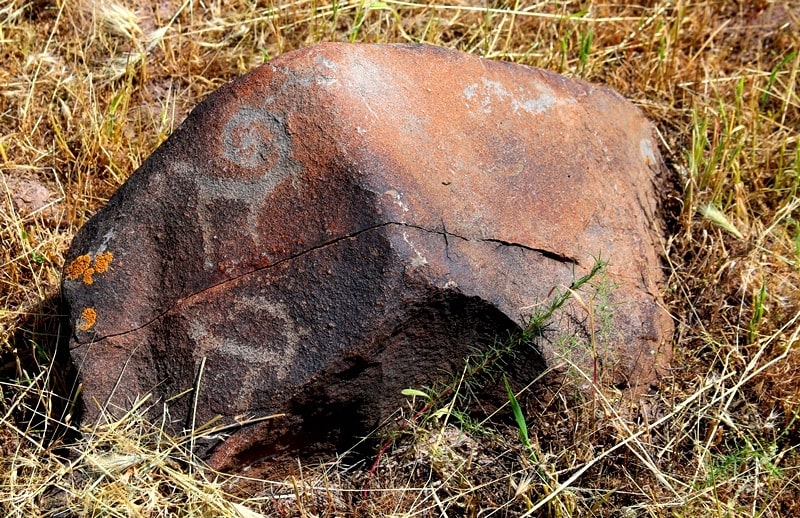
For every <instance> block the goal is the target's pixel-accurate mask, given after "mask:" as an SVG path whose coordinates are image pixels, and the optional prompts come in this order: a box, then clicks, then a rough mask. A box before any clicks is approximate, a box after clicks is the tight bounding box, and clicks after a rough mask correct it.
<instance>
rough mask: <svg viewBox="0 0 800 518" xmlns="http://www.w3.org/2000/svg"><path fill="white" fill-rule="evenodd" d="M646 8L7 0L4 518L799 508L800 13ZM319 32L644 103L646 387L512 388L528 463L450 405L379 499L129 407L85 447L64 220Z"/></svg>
mask: <svg viewBox="0 0 800 518" xmlns="http://www.w3.org/2000/svg"><path fill="white" fill-rule="evenodd" d="M644 4H645V5H643V6H632V5H626V4H625V3H619V4H615V3H597V2H591V1H588V2H587V1H584V2H577V1H550V0H548V1H544V0H543V1H540V2H520V1H517V2H513V1H507V2H503V1H494V2H485V1H481V0H452V1H451V2H441V1H440V2H431V3H418V2H411V1H394V0H385V1H383V2H368V1H339V2H331V1H325V0H319V1H317V0H293V1H291V2H286V3H283V2H270V1H245V0H231V1H227V2H222V1H221V0H207V1H204V2H200V1H190V0H186V1H179V0H164V1H160V2H154V3H153V4H152V5H150V4H147V5H145V3H143V2H129V1H122V0H120V1H119V2H114V1H112V0H82V1H77V2H71V1H66V0H53V1H48V0H36V1H33V2H31V1H24V0H0V172H1V173H2V174H0V196H1V197H0V242H2V246H0V341H1V345H2V352H1V353H0V358H1V359H2V361H1V362H0V369H2V370H0V390H1V391H2V394H0V395H1V396H2V404H1V405H0V416H1V417H0V418H1V419H2V421H0V453H1V454H2V459H0V512H1V513H2V514H3V515H8V516H34V515H39V514H42V515H47V514H49V513H62V514H61V515H66V516H69V515H73V516H166V515H182V516H195V515H214V516H225V515H227V516H249V515H251V514H248V513H253V512H255V511H259V512H263V513H265V514H278V515H285V516H289V515H292V516H294V515H297V516H342V515H352V516H369V515H392V516H444V515H451V516H452V515H469V516H478V515H480V516H488V515H490V514H492V513H494V514H495V515H498V516H519V515H522V514H526V513H527V514H529V515H532V516H540V515H541V516H571V515H575V516H578V515H583V516H754V515H758V516H798V515H800V504H798V501H800V480H798V476H799V474H798V466H800V455H798V451H797V446H798V444H799V443H800V426H798V409H800V396H799V395H798V394H800V371H799V370H798V369H799V368H800V357H798V344H797V341H798V334H800V321H798V318H800V291H798V290H799V289H800V286H799V284H800V283H799V281H800V278H799V277H798V268H800V212H799V211H798V209H800V201H798V198H797V190H798V184H799V183H800V147H799V146H798V128H800V97H799V94H798V87H797V84H798V73H799V72H800V3H798V2H797V1H779V0H776V1H766V0H764V1H755V2H735V1H722V0H720V1H713V0H698V1H693V2H690V1H686V0H672V1H666V0H651V1H648V2H644ZM318 41H358V42H397V41H402V42H407V41H424V42H429V43H434V44H438V45H444V46H447V47H453V48H458V49H460V50H463V51H466V52H470V53H473V54H478V55H482V56H485V57H489V58H492V59H504V60H509V61H514V62H518V63H524V64H528V65H534V66H540V67H544V68H549V69H551V70H555V71H558V72H562V73H565V74H567V75H572V76H577V77H582V78H585V79H587V80H591V81H597V82H602V83H605V84H608V85H609V86H611V87H613V88H615V89H617V90H618V91H620V92H621V93H622V94H623V95H625V96H627V97H628V98H630V99H632V100H633V101H634V102H635V103H637V104H638V105H639V106H641V107H642V108H643V109H644V110H645V111H646V112H647V114H648V115H649V116H650V117H651V119H653V120H654V122H655V123H656V125H657V127H658V129H659V133H660V136H661V139H662V144H663V145H662V151H663V153H664V155H665V157H666V158H667V161H668V164H669V167H670V170H671V171H673V172H674V179H675V188H674V190H673V191H672V192H668V193H664V200H665V201H664V213H665V217H666V218H667V221H668V237H667V238H666V239H665V240H664V257H665V268H667V271H668V275H669V281H668V284H667V286H666V287H665V289H666V298H667V301H668V305H669V310H670V312H671V314H672V315H673V317H674V318H675V321H676V324H677V331H676V335H675V338H674V343H675V350H676V358H675V360H674V362H673V369H672V371H671V374H670V376H669V377H668V378H666V379H664V381H663V386H662V388H661V391H660V392H659V394H658V395H657V396H653V397H651V398H646V399H643V400H641V401H637V402H630V401H628V402H623V401H621V400H619V399H618V398H617V399H615V397H614V396H615V394H614V390H613V387H601V390H600V392H599V394H598V397H597V398H596V399H595V401H594V402H591V404H590V402H586V401H582V400H581V397H580V396H579V391H575V390H574V387H571V386H570V383H573V382H574V380H573V381H569V380H567V381H565V383H564V385H562V386H551V387H549V388H547V389H542V388H536V385H535V384H534V385H533V387H532V388H530V389H528V390H525V391H523V392H522V393H520V394H518V395H517V397H518V399H519V401H520V403H521V405H522V407H523V409H524V410H525V417H526V420H527V426H528V428H529V430H530V435H531V438H530V443H531V444H530V447H529V448H528V447H524V446H523V445H522V444H521V443H520V441H519V439H518V436H517V430H516V429H515V427H514V421H513V419H509V418H508V416H505V417H504V418H495V419H492V420H489V421H486V422H480V423H469V422H468V421H466V420H465V419H464V418H463V417H461V415H460V414H459V413H458V412H457V410H458V409H456V408H451V406H448V405H446V406H445V407H444V410H443V411H442V412H439V413H438V417H436V418H430V419H428V420H425V421H420V422H413V423H412V424H411V425H410V426H408V427H407V428H406V430H407V432H406V433H404V434H402V436H401V437H399V438H398V440H397V441H396V443H395V447H394V449H393V450H392V451H391V452H389V453H388V454H387V455H386V456H385V457H384V458H383V459H382V462H381V464H380V467H379V468H378V470H377V472H376V473H375V474H374V476H373V477H372V480H370V484H369V486H370V490H369V491H368V492H366V493H363V492H362V488H363V487H364V483H365V478H366V477H367V475H366V471H367V469H368V467H365V466H360V465H356V466H353V467H350V468H347V467H346V466H345V465H344V463H341V462H340V463H334V464H332V465H329V466H300V467H298V470H297V472H296V474H295V476H294V477H292V478H290V479H287V480H274V481H248V482H247V483H246V484H242V483H241V480H240V481H239V484H238V485H237V486H234V485H232V482H233V481H230V480H227V479H226V478H225V477H222V476H220V475H215V474H213V473H209V472H208V471H205V470H203V468H202V466H201V465H200V463H199V462H197V461H196V460H195V459H193V458H192V456H191V453H190V451H189V450H190V447H189V446H190V444H191V439H190V438H171V437H168V436H166V435H165V434H163V433H162V432H161V431H160V430H159V428H158V426H157V424H156V425H151V424H148V423H145V422H143V421H142V420H141V418H140V417H139V416H137V415H136V414H135V413H134V414H131V415H130V416H129V417H128V418H127V419H126V420H123V421H119V422H114V423H108V424H105V425H103V426H102V427H98V428H95V429H93V430H92V429H91V428H90V429H89V430H87V431H86V432H85V433H84V435H83V436H82V437H78V436H77V435H76V434H75V433H74V431H72V432H70V430H72V426H73V425H74V423H71V422H70V420H71V417H70V412H71V410H72V405H73V402H72V401H70V400H69V399H68V395H69V394H70V390H71V389H72V388H74V387H72V386H70V383H71V380H72V379H73V378H72V376H71V374H70V373H69V372H64V371H63V367H62V365H64V364H63V360H64V357H63V356H64V355H63V351H59V352H56V347H57V346H58V345H59V343H60V342H61V343H60V345H61V346H63V336H64V333H65V330H64V329H63V323H62V322H61V321H60V319H59V318H58V316H57V315H58V314H59V311H60V308H59V307H58V299H57V294H58V286H59V282H60V277H61V269H62V268H63V266H64V264H63V261H64V253H65V251H66V249H67V247H68V246H69V243H70V241H71V239H72V237H73V235H74V233H75V231H76V230H77V228H79V227H80V226H81V225H82V224H83V223H84V222H85V221H86V220H87V219H88V218H89V217H90V216H91V215H92V214H93V213H94V212H95V211H97V210H98V208H99V207H101V206H102V204H103V203H104V201H105V200H106V199H107V198H108V197H109V196H110V194H111V193H113V192H114V191H115V189H117V188H118V187H119V186H120V185H121V184H122V183H123V182H124V181H125V179H126V178H127V177H128V175H130V173H132V172H133V171H134V170H135V169H136V167H138V166H139V165H140V164H141V163H142V161H143V160H144V159H145V158H146V157H147V156H148V155H149V154H150V153H151V152H152V151H153V150H154V149H155V147H156V146H157V145H158V144H159V143H160V142H162V141H163V140H164V139H165V138H166V137H167V136H168V135H169V134H170V132H171V131H172V130H173V129H174V128H175V126H176V125H177V124H178V123H180V121H181V120H182V119H183V118H184V117H185V115H186V114H187V113H188V111H189V110H190V109H191V108H192V107H193V106H194V105H195V104H197V103H198V102H199V101H200V100H201V99H202V98H203V97H204V96H205V95H207V94H208V93H209V92H211V91H213V90H214V89H216V88H217V87H219V86H220V85H221V84H223V83H224V82H226V81H228V80H229V79H231V78H232V77H234V76H236V75H239V74H241V73H243V72H246V71H248V70H250V69H252V68H253V67H255V66H257V65H258V64H260V63H262V62H264V61H265V60H267V59H270V58H272V57H274V56H277V55H279V54H281V53H283V52H287V51H290V50H292V49H295V48H299V47H302V46H306V45H309V44H312V43H314V42H318ZM60 337H61V338H60ZM622 405H625V408H621V406H622ZM459 417H461V419H460V420H459ZM67 432H69V433H67ZM65 433H66V435H65ZM237 488H238V489H237ZM248 492H249V493H248ZM232 493H237V495H238V496H237V497H233V496H231V494H232Z"/></svg>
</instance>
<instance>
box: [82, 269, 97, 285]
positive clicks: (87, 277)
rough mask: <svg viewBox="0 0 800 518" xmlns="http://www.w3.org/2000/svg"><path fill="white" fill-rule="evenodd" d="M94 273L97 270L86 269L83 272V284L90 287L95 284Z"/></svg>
mask: <svg viewBox="0 0 800 518" xmlns="http://www.w3.org/2000/svg"><path fill="white" fill-rule="evenodd" d="M94 272H95V269H94V268H91V267H90V268H86V269H85V270H84V271H83V283H84V284H86V285H87V286H90V285H92V284H94V279H92V274H94Z"/></svg>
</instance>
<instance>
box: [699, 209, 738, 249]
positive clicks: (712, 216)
mask: <svg viewBox="0 0 800 518" xmlns="http://www.w3.org/2000/svg"><path fill="white" fill-rule="evenodd" d="M700 213H701V214H702V215H703V217H705V218H706V219H707V220H709V221H711V222H712V223H713V224H715V225H717V226H718V227H720V228H721V229H722V230H724V231H726V232H728V233H730V234H732V235H734V236H736V237H737V238H739V239H742V240H744V236H743V235H742V233H741V232H739V229H737V228H736V227H735V226H734V225H733V223H731V221H730V220H729V219H728V217H727V216H726V215H725V213H723V212H722V211H721V210H719V209H718V208H716V207H714V206H713V205H711V204H708V205H705V206H704V207H703V208H702V209H700Z"/></svg>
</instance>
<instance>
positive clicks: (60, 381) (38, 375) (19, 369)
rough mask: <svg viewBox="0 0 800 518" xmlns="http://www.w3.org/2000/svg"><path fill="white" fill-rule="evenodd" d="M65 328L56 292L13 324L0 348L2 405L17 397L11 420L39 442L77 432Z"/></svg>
mask: <svg viewBox="0 0 800 518" xmlns="http://www.w3.org/2000/svg"><path fill="white" fill-rule="evenodd" d="M70 336H71V328H70V325H69V318H68V314H67V310H66V305H65V304H64V301H63V299H62V297H61V296H60V295H56V296H53V297H50V298H47V299H45V300H44V301H42V302H41V303H40V304H39V305H38V306H37V307H36V308H34V309H32V310H31V311H29V312H28V313H27V314H26V315H25V316H24V317H22V319H21V321H19V323H18V325H17V326H16V330H15V331H14V333H13V335H12V336H11V338H10V340H9V347H8V349H4V350H3V351H2V352H0V383H2V384H3V398H4V401H3V405H4V406H7V405H9V404H11V402H12V401H14V400H19V399H20V398H21V404H18V405H16V408H15V411H14V412H13V413H12V419H13V421H14V423H15V425H16V426H17V427H18V428H19V429H20V430H28V431H36V433H37V434H38V436H39V438H40V439H42V440H44V442H45V443H50V442H51V441H53V440H55V439H59V438H64V439H67V440H69V438H71V437H75V436H77V434H78V430H77V429H76V427H75V426H74V424H75V423H77V422H79V418H80V416H79V415H76V412H79V408H80V405H78V404H76V402H77V396H76V391H77V389H78V376H77V369H76V368H75V366H74V364H73V363H72V361H71V360H70V357H69V339H70Z"/></svg>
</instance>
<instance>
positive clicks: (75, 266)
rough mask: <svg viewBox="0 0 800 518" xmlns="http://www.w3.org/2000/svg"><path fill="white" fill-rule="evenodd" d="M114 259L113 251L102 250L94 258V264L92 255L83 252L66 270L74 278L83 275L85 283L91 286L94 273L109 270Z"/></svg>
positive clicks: (68, 275)
mask: <svg viewBox="0 0 800 518" xmlns="http://www.w3.org/2000/svg"><path fill="white" fill-rule="evenodd" d="M113 260H114V254H112V253H111V252H100V253H99V254H97V256H96V257H95V258H94V264H92V256H91V255H89V254H83V255H80V256H78V257H76V258H75V260H74V261H72V262H71V263H70V264H69V266H67V267H66V269H65V270H64V272H65V273H66V274H67V277H69V278H70V279H72V280H75V279H77V278H78V277H82V279H81V280H82V281H83V283H84V284H86V285H87V286H91V285H92V284H94V277H92V275H94V274H95V273H104V272H105V271H107V270H108V267H109V266H110V265H111V261H113Z"/></svg>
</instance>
